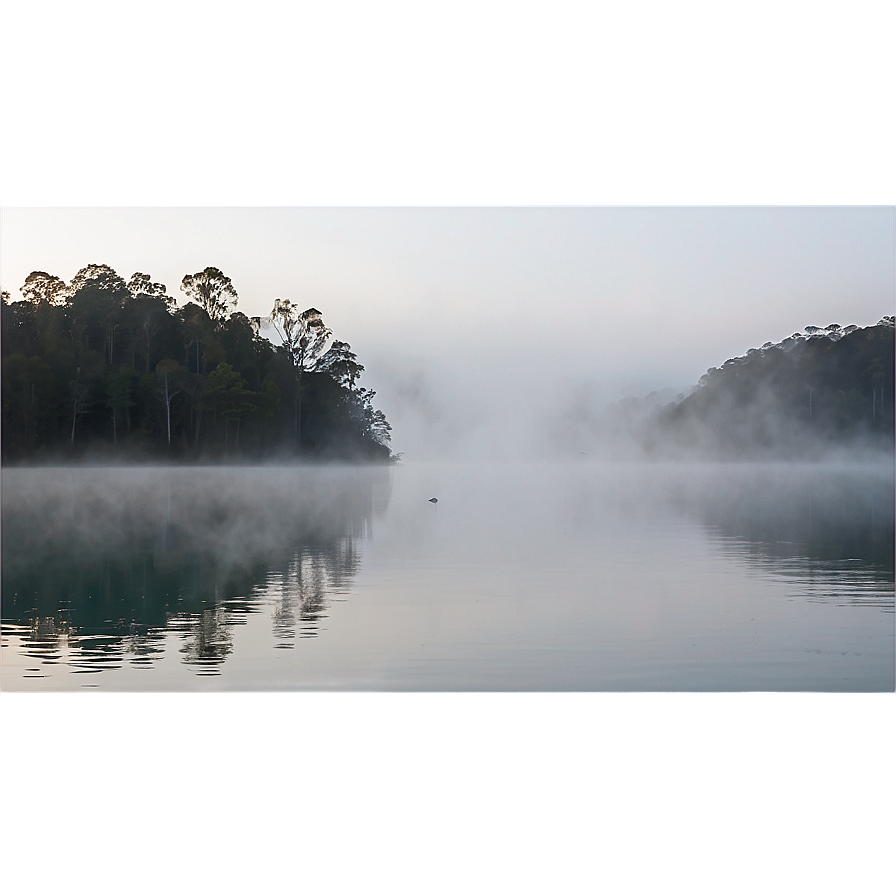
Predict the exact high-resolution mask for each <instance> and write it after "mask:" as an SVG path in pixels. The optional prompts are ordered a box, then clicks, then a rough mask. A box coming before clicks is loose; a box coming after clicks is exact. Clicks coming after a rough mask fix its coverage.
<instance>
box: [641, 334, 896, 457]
mask: <svg viewBox="0 0 896 896" xmlns="http://www.w3.org/2000/svg"><path fill="white" fill-rule="evenodd" d="M642 442H643V444H644V446H645V447H646V448H647V450H648V451H649V452H651V453H658V454H669V453H673V454H676V453H682V452H693V451H695V450H696V451H697V452H699V453H704V454H710V455H714V456H717V457H724V458H739V457H762V456H775V457H787V458H791V459H810V458H812V457H814V456H817V455H819V454H822V453H824V452H826V451H828V450H829V449H831V448H837V447H840V448H845V449H859V448H871V449H877V450H884V451H889V452H892V450H893V444H894V320H893V317H892V316H887V317H884V318H883V319H882V320H881V321H880V322H879V323H878V324H876V325H875V326H872V327H863V328H859V327H857V326H855V325H851V326H848V327H840V326H839V325H838V324H830V325H829V326H827V327H825V328H824V329H822V328H820V327H806V332H805V334H800V333H794V334H793V336H790V337H788V338H787V339H785V340H784V341H783V342H781V343H778V344H777V345H772V343H770V342H769V343H766V344H765V345H764V346H762V348H758V349H756V348H754V349H750V350H749V351H748V352H747V353H746V355H744V356H742V357H738V358H730V359H729V360H727V361H726V362H725V363H724V364H723V365H722V366H721V367H719V368H712V369H710V370H708V371H707V372H706V374H705V375H704V376H703V377H702V379H701V380H700V382H699V384H698V385H697V388H696V389H695V390H694V391H693V392H692V393H691V394H690V395H688V396H687V397H684V398H683V399H682V400H680V401H677V402H673V403H671V404H669V405H666V406H665V407H663V408H662V409H661V410H659V411H658V412H657V413H655V414H654V415H653V417H652V419H651V420H650V422H649V425H648V426H647V428H646V430H645V431H644V433H643V435H642Z"/></svg>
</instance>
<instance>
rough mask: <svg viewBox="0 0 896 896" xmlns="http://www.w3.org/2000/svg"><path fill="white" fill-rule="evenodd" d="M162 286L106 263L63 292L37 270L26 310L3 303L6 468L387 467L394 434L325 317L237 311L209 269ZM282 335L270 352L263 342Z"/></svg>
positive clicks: (233, 297)
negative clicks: (293, 460)
mask: <svg viewBox="0 0 896 896" xmlns="http://www.w3.org/2000/svg"><path fill="white" fill-rule="evenodd" d="M180 288H181V290H182V291H183V293H184V294H185V297H186V299H187V302H186V304H184V305H183V306H181V307H178V306H177V303H176V301H175V299H174V297H173V296H170V295H169V294H168V292H167V289H166V287H165V285H164V284H162V283H156V282H154V281H153V280H152V277H150V276H149V275H148V274H144V273H140V272H137V273H135V274H133V275H132V276H131V278H130V279H129V280H127V281H126V280H125V279H124V278H123V277H121V276H120V275H119V274H118V273H116V272H115V271H114V270H113V269H112V268H111V267H109V266H108V265H101V264H91V265H88V266H87V267H85V268H82V269H81V270H80V271H78V273H77V274H76V275H75V276H74V278H73V279H72V281H71V283H65V282H64V281H63V280H61V279H60V278H59V277H56V276H55V275H52V274H48V273H46V272H44V271H33V272H32V273H31V274H29V275H28V277H27V278H26V279H25V283H24V284H23V285H22V287H21V289H20V292H21V294H22V296H23V300H22V301H18V302H13V301H11V297H10V295H9V293H8V292H6V291H4V292H3V295H2V328H3V329H2V358H3V369H2V377H3V379H2V424H3V442H2V447H3V459H4V460H5V461H13V460H31V459H37V458H39V457H47V458H49V457H53V456H57V455H63V456H66V455H67V456H79V455H81V454H83V453H84V452H85V451H87V450H90V451H95V450H97V449H100V450H105V451H112V452H117V453H122V454H125V455H127V456H131V455H136V454H139V455H145V456H148V457H158V456H172V457H176V458H182V459H191V458H213V457H222V456H228V457H234V456H244V457H248V458H264V457H290V456H291V457H302V458H332V459H361V460H374V461H388V460H391V459H393V458H392V455H391V452H390V450H389V442H390V440H391V427H390V426H389V423H388V422H387V420H386V418H385V415H384V414H383V413H382V412H381V411H379V410H377V409H375V408H374V406H373V398H374V396H375V393H374V392H373V391H371V390H370V389H364V388H361V387H359V386H358V385H357V381H358V379H359V377H360V375H361V373H362V372H363V370H364V367H363V365H361V364H360V363H358V359H357V356H356V355H355V353H354V352H352V351H351V346H350V345H349V344H348V343H346V342H341V341H339V340H336V339H334V337H333V333H332V331H331V330H330V329H329V328H328V327H327V326H326V325H325V324H324V322H323V316H322V314H321V312H320V311H318V310H317V309H315V308H310V309H308V310H306V311H301V312H300V311H299V309H298V308H297V307H296V306H295V305H294V304H293V303H292V302H290V300H289V299H280V298H278V299H276V300H275V302H274V305H273V308H272V311H271V314H270V315H269V316H268V317H267V318H258V317H256V318H249V317H247V316H246V315H245V314H243V313H242V312H239V311H236V310H235V308H236V305H237V304H238V300H239V296H238V294H237V291H236V289H235V287H234V286H233V283H232V282H231V280H230V278H229V277H227V276H225V275H224V274H223V273H222V272H221V271H220V270H219V269H218V268H214V267H208V268H205V270H203V271H199V272H197V273H195V274H187V275H186V276H184V278H183V280H182V282H181V287H180ZM263 322H269V323H271V324H273V325H274V327H275V328H276V329H277V331H278V333H279V335H280V337H281V339H282V340H283V341H282V344H281V345H274V344H273V343H272V342H271V341H270V340H268V339H266V338H264V337H263V336H262V335H261V334H260V330H261V325H262V323H263Z"/></svg>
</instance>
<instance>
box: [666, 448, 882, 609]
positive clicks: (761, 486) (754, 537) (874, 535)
mask: <svg viewBox="0 0 896 896" xmlns="http://www.w3.org/2000/svg"><path fill="white" fill-rule="evenodd" d="M673 493H674V496H675V501H676V502H677V504H678V506H680V507H682V508H683V509H685V510H686V511H687V512H688V513H689V514H690V515H692V516H695V517H696V518H698V519H699V520H701V522H702V523H703V524H704V525H705V526H706V527H707V528H708V529H709V531H710V533H711V536H712V537H713V540H714V541H715V543H716V544H717V545H718V546H719V547H720V549H721V550H722V551H723V552H724V553H727V554H729V555H733V556H737V557H738V558H740V559H742V560H744V561H746V562H747V563H748V564H750V565H751V566H753V567H755V568H758V569H761V570H763V571H764V572H766V573H770V574H774V575H777V576H780V577H782V578H784V579H788V580H790V581H791V582H792V583H794V585H797V586H798V590H797V591H796V592H795V593H796V594H797V595H798V596H799V597H801V598H803V599H805V600H808V601H813V602H832V603H836V604H838V605H840V606H864V607H872V608H876V609H880V610H884V611H886V612H890V613H892V612H893V576H894V475H893V469H892V467H891V466H889V465H887V466H876V467H868V466H864V467H858V466H856V467H836V468H831V467H817V466H806V467H803V466H796V465H794V466H791V467H783V466H781V465H767V466H763V465H758V466H754V467H745V468H741V469H738V470H737V473H736V475H732V472H731V471H730V470H727V469H724V468H721V469H718V468H717V469H715V470H713V471H712V472H711V473H710V474H708V475H704V476H702V477H699V478H697V479H696V480H694V481H691V482H690V483H688V484H687V485H684V484H682V483H677V486H676V487H675V489H674V492H673Z"/></svg>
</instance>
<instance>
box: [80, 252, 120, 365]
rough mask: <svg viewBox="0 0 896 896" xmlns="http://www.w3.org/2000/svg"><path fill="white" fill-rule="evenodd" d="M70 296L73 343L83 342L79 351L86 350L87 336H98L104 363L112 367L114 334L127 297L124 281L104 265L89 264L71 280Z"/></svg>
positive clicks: (88, 346)
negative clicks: (97, 334) (104, 359)
mask: <svg viewBox="0 0 896 896" xmlns="http://www.w3.org/2000/svg"><path fill="white" fill-rule="evenodd" d="M70 292H71V296H70V298H69V300H68V305H69V309H70V314H71V323H72V339H73V341H75V342H80V340H81V339H83V340H84V343H83V347H84V348H85V349H89V348H90V341H91V336H92V335H93V334H94V333H96V332H99V333H101V334H102V337H103V351H104V353H105V355H106V360H107V361H108V362H109V363H110V364H112V363H114V357H115V332H116V330H117V329H118V328H119V327H120V326H121V324H122V314H123V308H124V303H125V301H126V300H127V299H128V298H129V297H130V295H131V294H130V291H129V290H128V285H127V283H126V282H125V280H124V278H123V277H121V276H119V274H117V273H116V272H115V271H114V270H113V269H112V268H110V267H109V265H107V264H89V265H87V266H86V267H84V268H81V270H80V271H78V273H77V274H75V276H74V277H73V278H72V283H71V287H70Z"/></svg>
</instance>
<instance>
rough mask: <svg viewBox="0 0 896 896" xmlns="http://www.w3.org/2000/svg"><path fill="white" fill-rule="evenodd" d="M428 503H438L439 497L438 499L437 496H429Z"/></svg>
mask: <svg viewBox="0 0 896 896" xmlns="http://www.w3.org/2000/svg"><path fill="white" fill-rule="evenodd" d="M429 503H430V504H438V503H439V499H438V498H430V499H429Z"/></svg>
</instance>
